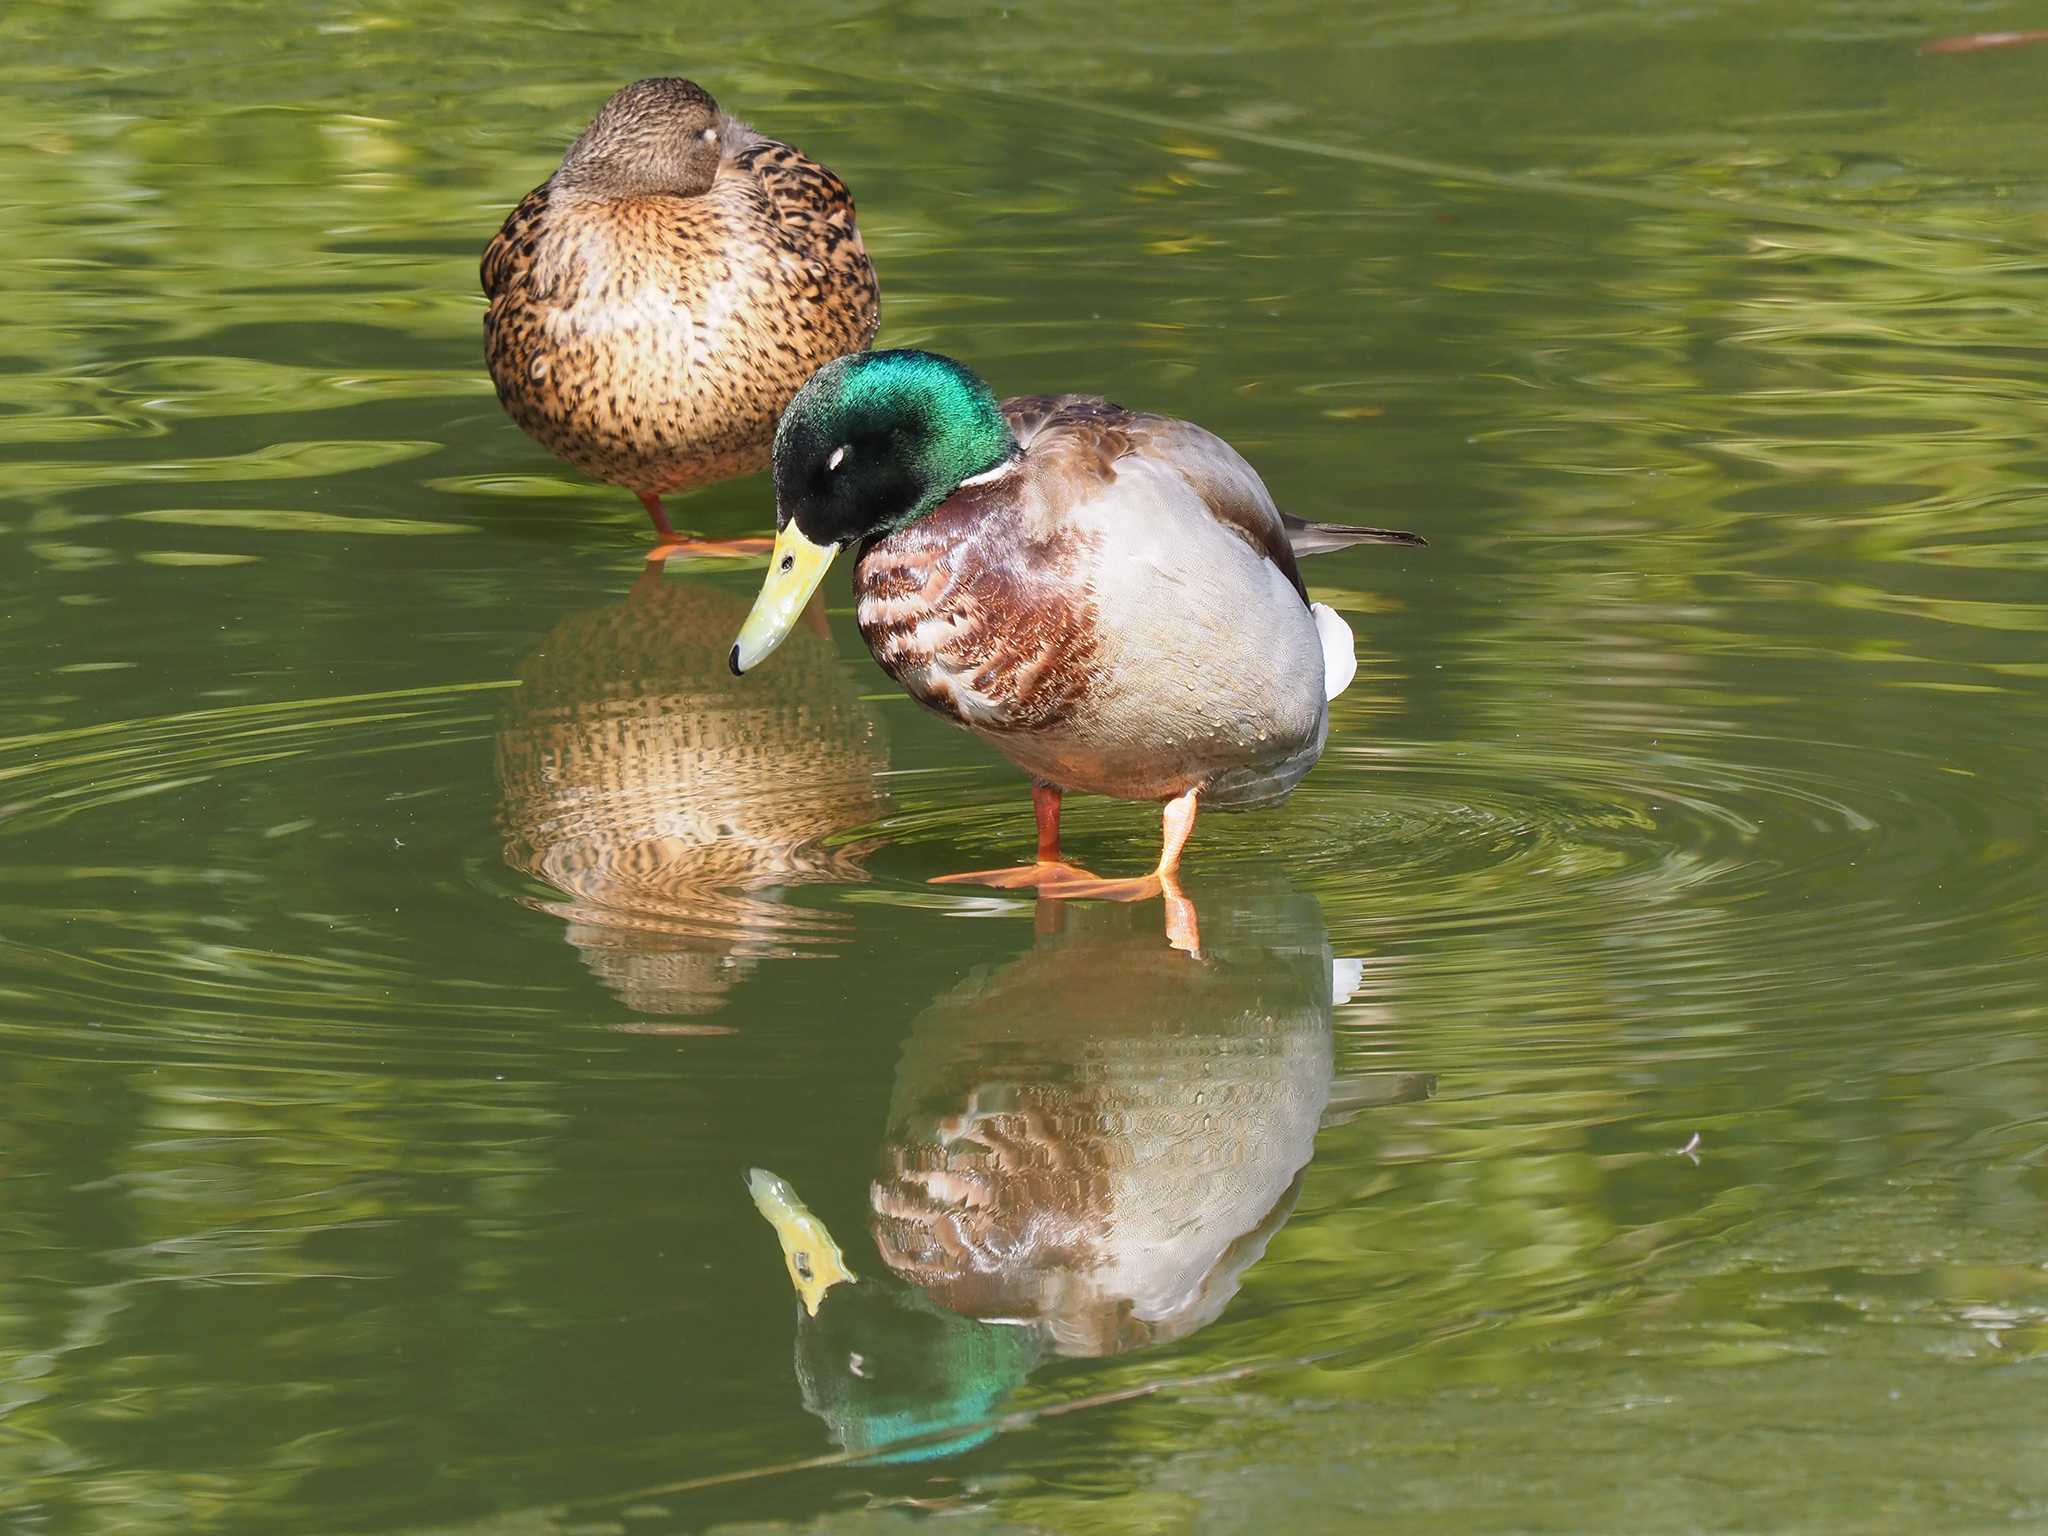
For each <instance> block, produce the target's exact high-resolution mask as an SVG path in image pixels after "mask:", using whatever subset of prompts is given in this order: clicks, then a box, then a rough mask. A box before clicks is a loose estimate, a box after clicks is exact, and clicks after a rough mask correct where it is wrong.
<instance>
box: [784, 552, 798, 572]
mask: <svg viewBox="0 0 2048 1536" xmlns="http://www.w3.org/2000/svg"><path fill="white" fill-rule="evenodd" d="M795 569H796V556H795V555H784V556H783V557H782V574H783V575H785V576H787V575H788V574H789V573H790V572H791V571H793V570H795Z"/></svg>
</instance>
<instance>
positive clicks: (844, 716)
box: [497, 567, 887, 1014]
mask: <svg viewBox="0 0 2048 1536" xmlns="http://www.w3.org/2000/svg"><path fill="white" fill-rule="evenodd" d="M744 609H745V601H744V599H743V598H741V597H740V596H738V595H737V594H732V593H724V592H718V591H715V590H699V588H698V585H697V584H696V583H690V584H688V589H687V590H685V587H684V585H683V584H679V583H674V582H664V581H663V580H662V578H661V571H660V569H659V568H658V567H649V568H647V569H646V570H645V571H644V572H643V573H642V575H641V577H640V579H639V580H638V581H636V582H634V583H633V587H632V590H631V592H630V593H629V594H628V595H627V596H626V597H625V598H623V599H620V600H615V601H613V602H611V603H608V604H606V605H605V606H604V607H602V608H600V609H597V610H595V611H593V612H590V613H583V614H578V615H576V616H574V617H573V618H570V619H566V620H564V621H563V622H562V623H561V624H559V625H557V626H556V627H555V629H554V631H553V632H552V633H550V634H549V635H548V637H547V638H546V640H545V641H543V642H542V643H541V645H540V646H539V647H538V648H537V649H536V651H535V652H534V654H533V655H532V656H531V657H529V658H528V659H527V661H526V662H525V663H524V664H523V665H522V666H521V667H520V672H519V676H520V682H521V685H522V686H521V687H520V688H519V689H518V690H517V691H516V692H515V693H514V694H513V695H512V698H511V701H510V703H509V705H508V707H507V710H506V713H505V715H504V717H503V718H502V719H501V721H500V722H499V726H498V732H497V766H498V783H499V787H500V790H501V792H502V794H503V810H502V816H501V822H502V825H503V828H504V832H505V860H506V862H507V863H508V864H510V865H511V866H512V867H513V868H515V869H517V870H519V871H521V872H522V873H525V874H529V875H532V876H533V877H535V878H536V879H539V880H543V881H545V882H547V884H549V885H551V886H553V887H554V888H555V889H556V890H557V891H559V892H560V893H561V899H559V900H541V901H537V902H535V903H534V904H535V905H537V906H539V907H541V908H542V909H543V910H545V911H548V912H551V913H553V914H555V915H556V916H558V917H561V918H563V919H565V920H566V921H567V923H568V939H569V941H570V943H572V944H574V945H575V946H576V949H577V951H578V952H579V953H580V954H581V956H582V958H583V961H584V963H585V964H586V965H587V966H589V967H590V969H591V970H592V971H593V972H594V973H595V974H596V975H597V976H598V977H599V979H600V980H602V981H603V982H604V983H605V985H606V986H607V987H609V988H610V989H611V990H612V991H613V992H614V993H616V994H617V996H618V997H619V999H620V1000H621V1001H622V1002H623V1003H625V1004H626V1006H628V1007H629V1008H632V1009H635V1010H636V1011H640V1012H645V1013H654V1014H702V1013H705V1012H708V1011H711V1010H712V1009H714V1008H716V1007H717V1005H718V1003H719V1001H720V1000H721V999H722V998H723V996H724V995H725V993H726V992H727V991H728V990H729V989H730V988H731V987H732V985H733V984H734V983H735V982H736V981H738V980H739V979H740V978H741V977H742V976H743V975H744V974H745V973H746V971H747V970H748V969H749V968H750V967H751V966H753V965H755V964H756V963H758V962H759V961H760V960H761V959H762V958H764V957H766V956H771V955H789V954H803V953H807V952H815V951H814V949H813V946H815V945H817V944H820V943H830V942H832V937H833V935H832V932H831V930H832V929H833V928H835V927H836V926H838V924H839V922H840V916H839V914H836V913H832V912H825V911H816V910H808V909H804V908H799V907H796V906H792V905H791V904H790V903H788V902H786V901H783V900H779V899H777V898H776V896H775V894H774V893H775V892H777V891H779V890H782V889H784V888H787V887H792V886H797V885H802V884H806V883H811V882H819V881H855V880H860V879H863V878H864V876H863V874H862V872H861V869H860V856H861V854H862V853H863V852H864V851H865V847H864V845H861V844H858V843H849V842H848V841H846V839H845V837H844V834H846V833H848V832H849V831H851V830H852V829H855V828H858V827H860V826H862V825H863V824H864V823H866V822H868V821H870V820H872V819H873V818H874V817H875V816H876V815H877V814H879V812H880V810H881V807H882V797H881V795H880V793H879V791H878V789H877V782H878V781H877V777H876V775H877V772H878V771H879V770H880V769H881V768H882V767H884V766H886V764H887V754H886V752H885V751H884V748H883V743H882V740H881V736H880V731H879V727H878V725H877V722H876V720H875V716H874V710H873V707H872V706H871V705H868V704H865V703H863V702H862V701H861V700H860V699H859V698H857V697H856V696H855V694H854V690H853V688H852V686H851V683H850V681H849V679H848V678H847V677H846V676H845V674H844V673H843V672H842V671H841V670H840V668H839V665H838V656H837V652H836V651H835V649H834V647H833V644H832V641H831V639H830V638H829V636H828V635H827V634H826V632H825V627H824V615H823V614H822V612H815V611H814V613H813V614H812V622H811V623H810V624H807V625H805V626H804V627H803V629H802V630H801V631H800V632H799V634H798V635H797V636H796V638H795V640H794V641H793V642H792V644H794V645H797V646H800V647H803V648H804V651H805V660H806V662H807V663H808V665H806V666H803V667H792V668H790V669H789V678H788V681H787V684H786V685H785V686H781V687H771V688H769V689H767V690H765V691H762V692H758V693H757V692H756V691H755V689H754V687H753V685H751V684H741V683H739V682H736V681H735V680H734V679H733V678H732V676H731V675H730V674H729V673H728V672H727V671H726V669H725V666H724V659H723V657H722V655H721V654H720V650H719V647H718V644H717V641H716V640H715V639H714V638H713V637H714V636H718V635H722V634H730V633H731V632H732V628H731V627H732V625H733V624H734V623H735V622H736V621H737V620H738V619H739V617H740V615H741V613H742V612H743V611H744ZM764 681H765V680H764Z"/></svg>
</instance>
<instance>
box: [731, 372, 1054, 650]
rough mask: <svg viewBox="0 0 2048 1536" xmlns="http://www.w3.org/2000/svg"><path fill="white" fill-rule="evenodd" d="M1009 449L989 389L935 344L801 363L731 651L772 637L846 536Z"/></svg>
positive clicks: (983, 468) (943, 490) (868, 533)
mask: <svg viewBox="0 0 2048 1536" xmlns="http://www.w3.org/2000/svg"><path fill="white" fill-rule="evenodd" d="M1016 452H1017V439H1016V438H1015V437H1014V436H1013V435H1012V434H1011V432H1010V429H1009V426H1008V425H1007V424H1006V423H1005V422H1004V421H1003V413H1002V408H1001V407H1000V406H999V405H998V404H997V403H996V397H995V393H994V391H992V390H991V389H990V388H989V387H988V385H986V384H984V383H983V382H982V381H981V379H980V378H979V377H978V376H977V375H976V374H975V373H974V372H973V370H972V369H969V368H967V367H965V366H963V365H962V364H960V363H956V362H954V361H953V359H951V358H950V357H941V356H939V355H938V354H937V353H936V352H916V351H891V352H859V353H855V354H854V355H853V356H851V357H842V358H839V359H837V360H836V361H834V362H830V363H827V364H826V365H825V366H824V367H822V368H820V369H819V370H818V371H817V372H816V373H814V374H812V375H811V378H810V381H809V382H808V383H807V384H805V385H804V387H803V388H802V389H800V390H798V391H797V393H796V398H795V399H793V400H791V401H790V402H789V406H788V408H787V409H785V410H784V411H783V413H782V420H781V422H780V423H778V424H777V426H776V428H775V552H774V554H773V556H772V557H771V558H770V560H769V562H768V579H767V580H766V581H765V582H764V583H763V584H762V587H761V595H760V597H759V598H758V599H757V600H756V601H755V603H754V610H753V612H752V613H750V614H749V615H748V616H747V621H746V623H745V624H743V625H742V626H740V633H739V639H738V642H737V643H736V644H735V645H734V646H733V648H732V655H731V657H730V658H729V659H730V662H731V666H732V669H733V671H734V672H735V673H738V672H744V671H746V670H747V669H748V668H750V667H753V666H755V665H757V664H759V663H760V662H761V661H763V660H764V659H765V658H766V657H767V655H768V653H769V652H771V651H773V650H774V649H775V647H776V646H778V645H780V644H781V643H782V638H783V636H785V635H787V634H788V633H789V630H790V626H791V625H793V624H794V623H795V622H796V620H797V616H798V615H799V614H800V613H802V612H803V607H804V604H805V603H806V602H807V601H808V600H809V599H810V595H811V594H812V593H813V592H815V591H816V590H817V588H818V583H819V582H821V581H823V580H824V579H825V572H826V570H827V568H828V567H830V565H831V563H832V557H833V556H834V555H836V554H838V553H839V551H840V550H842V549H845V548H847V547H848V546H853V547H856V548H857V547H859V546H860V545H862V544H865V543H867V542H868V541H869V540H871V539H876V538H880V537H881V536H882V535H884V534H888V533H893V532H895V531H896V530H897V529H899V528H903V527H907V526H908V525H909V524H911V523H914V522H916V521H917V519H919V518H920V517H923V516H924V515H925V514H926V513H927V512H930V511H931V510H932V509H933V508H934V507H936V506H938V505H939V503H940V502H942V501H944V500H945V499H946V498H947V497H948V496H951V495H952V494H953V492H954V491H955V490H957V489H958V488H959V487H960V486H961V485H963V484H965V483H967V482H969V481H972V480H974V479H976V478H978V477H980V476H983V475H990V474H994V473H996V472H997V471H999V470H1001V469H1002V467H1003V466H1004V465H1005V464H1006V463H1008V461H1009V460H1010V459H1011V458H1012V457H1013V456H1014V455H1015V454H1016Z"/></svg>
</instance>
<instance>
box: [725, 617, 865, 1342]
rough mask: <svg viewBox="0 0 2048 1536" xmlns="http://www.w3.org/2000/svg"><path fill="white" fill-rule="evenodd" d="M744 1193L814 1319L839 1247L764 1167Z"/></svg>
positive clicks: (837, 1265) (837, 1270) (849, 1278)
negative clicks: (771, 1231) (774, 1240)
mask: <svg viewBox="0 0 2048 1536" xmlns="http://www.w3.org/2000/svg"><path fill="white" fill-rule="evenodd" d="M813 585H816V583H815V582H814V583H813ZM747 1193H748V1194H750V1195H752V1196H753V1197H754V1208H755V1209H756V1210H758V1211H759V1212H760V1213H761V1214H762V1215H763V1216H765V1217H767V1218H768V1225H769V1226H771V1227H773V1228H774V1229H775V1235H776V1236H777V1237H778V1238H780V1239H781V1240H782V1262H783V1263H785V1264H787V1265H788V1266H789V1283H790V1284H791V1285H793V1286H795V1287H796V1294H797V1297H798V1299H799V1300H801V1301H802V1302H803V1304H804V1310H805V1311H806V1312H808V1313H810V1314H811V1316H813V1317H816V1316H817V1315H818V1303H819V1302H821V1301H823V1300H824V1299H825V1293H826V1292H827V1291H829V1290H831V1289H832V1287H833V1286H835V1285H837V1284H839V1282H840V1281H842V1280H844V1281H846V1282H847V1283H848V1284H851V1283H852V1282H853V1281H854V1279H855V1278H856V1276H855V1275H854V1273H853V1271H852V1270H850V1269H848V1268H847V1267H846V1259H845V1257H844V1256H843V1255H842V1254H841V1253H840V1252H839V1245H838V1244H837V1243H835V1242H833V1241H832V1234H831V1233H830V1232H827V1231H826V1230H825V1223H823V1222H822V1221H820V1220H818V1218H817V1217H815V1216H813V1215H812V1214H811V1208H810V1207H809V1206H807V1205H805V1204H804V1203H803V1201H801V1200H799V1199H798V1198H797V1194H796V1191H795V1190H793V1189H791V1188H790V1187H789V1181H788V1180H787V1179H783V1178H779V1177H777V1176H776V1175H775V1174H772V1173H770V1172H769V1171H768V1170H767V1169H766V1168H749V1169H748V1170H747Z"/></svg>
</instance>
